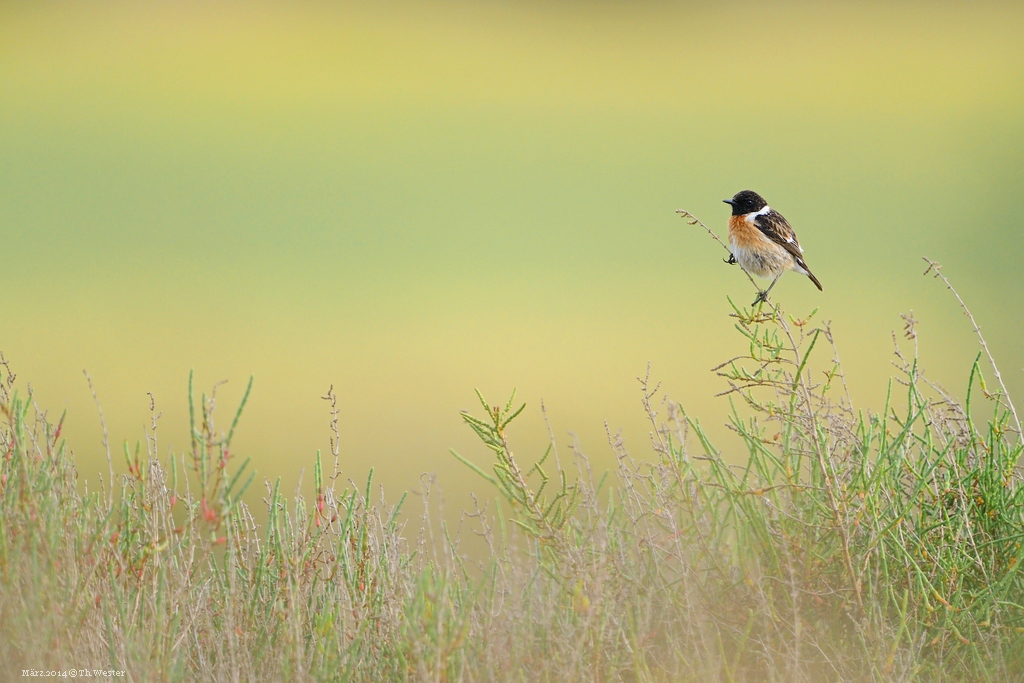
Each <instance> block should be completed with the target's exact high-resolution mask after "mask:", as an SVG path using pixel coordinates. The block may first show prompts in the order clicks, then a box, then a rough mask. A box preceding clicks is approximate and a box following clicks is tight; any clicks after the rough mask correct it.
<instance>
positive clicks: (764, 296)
mask: <svg viewBox="0 0 1024 683" xmlns="http://www.w3.org/2000/svg"><path fill="white" fill-rule="evenodd" d="M780 277H782V275H778V276H776V278H775V279H774V280H772V283H771V284H770V285H768V289H766V290H764V291H763V292H758V293H757V298H756V299H754V303H752V304H750V305H751V306H756V305H758V304H759V303H761V302H762V301H768V292H770V291H772V287H774V286H775V283H776V282H778V281H779V278H780Z"/></svg>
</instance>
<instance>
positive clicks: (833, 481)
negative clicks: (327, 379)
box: [0, 304, 1024, 681]
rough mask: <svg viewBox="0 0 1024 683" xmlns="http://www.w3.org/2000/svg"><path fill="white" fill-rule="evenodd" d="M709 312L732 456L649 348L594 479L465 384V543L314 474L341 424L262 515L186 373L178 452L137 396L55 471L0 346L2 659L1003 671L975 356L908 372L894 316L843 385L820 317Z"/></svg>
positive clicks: (1022, 520) (1023, 500) (437, 667)
mask: <svg viewBox="0 0 1024 683" xmlns="http://www.w3.org/2000/svg"><path fill="white" fill-rule="evenodd" d="M731 316H732V318H733V320H734V322H735V326H736V330H737V332H738V333H739V334H740V335H742V338H743V340H744V341H743V345H744V347H745V350H744V351H743V352H742V353H740V354H738V355H737V356H736V357H734V358H732V359H730V360H728V361H727V362H725V363H723V364H722V365H720V366H719V367H718V368H716V370H715V371H716V372H717V373H718V374H719V375H721V376H722V378H723V379H724V381H725V383H726V387H725V392H724V393H725V394H727V395H728V396H730V397H731V398H732V405H733V410H732V414H731V416H730V422H729V424H730V427H731V429H732V430H733V431H734V432H735V433H736V435H737V436H738V441H737V443H741V444H742V445H743V446H744V450H745V453H744V454H743V457H742V458H736V457H734V456H730V457H728V458H727V457H725V456H724V454H723V452H722V451H721V450H719V449H718V448H717V447H716V446H715V445H713V444H712V443H711V441H710V439H709V438H708V437H707V435H706V434H705V432H704V430H703V429H702V428H701V425H700V423H699V422H698V421H697V420H696V419H694V418H693V417H691V416H689V415H687V414H686V413H685V412H684V411H683V410H682V408H681V407H680V406H679V405H678V404H676V403H673V402H671V401H668V400H665V399H664V398H662V397H661V396H660V392H659V388H658V387H657V386H654V385H652V382H651V380H650V372H649V371H648V374H647V376H645V377H643V378H641V379H640V388H641V391H642V404H643V407H644V409H645V411H646V412H647V415H648V416H649V418H650V421H651V446H652V449H651V452H650V455H648V456H644V457H641V456H639V455H637V454H635V453H632V452H630V451H629V450H627V448H626V446H625V444H624V443H623V442H622V440H621V439H619V438H618V437H617V436H615V435H612V434H610V437H609V438H610V443H611V446H612V448H613V450H614V452H615V455H616V462H617V466H616V468H615V469H614V470H613V471H611V472H609V473H606V474H604V475H603V476H600V477H595V476H594V475H593V474H592V472H591V469H590V465H589V463H588V461H587V459H586V458H585V457H584V456H583V455H582V454H580V453H579V452H577V451H576V450H575V449H574V450H573V452H572V454H571V458H569V459H568V461H567V462H561V461H560V454H559V453H558V451H557V448H556V447H555V444H554V441H552V445H551V447H549V449H548V451H547V452H546V453H545V454H544V455H542V457H540V458H538V459H537V460H536V462H534V463H532V464H530V465H526V464H523V462H522V460H521V459H520V458H518V457H517V456H516V455H514V453H513V451H512V448H511V446H510V442H509V435H508V429H509V426H510V424H511V422H512V420H513V419H515V418H516V417H517V416H518V415H519V414H520V413H521V412H522V408H521V407H517V406H516V404H515V402H514V400H513V399H510V400H509V401H508V402H507V403H506V404H504V405H499V406H492V405H490V404H489V403H487V401H485V400H484V399H483V397H481V404H482V407H483V417H475V416H473V415H470V414H468V413H465V414H464V415H463V417H464V419H465V421H466V423H467V424H468V425H469V426H470V427H471V428H472V429H473V430H474V431H475V432H476V434H477V435H478V436H479V437H480V439H481V441H482V442H483V443H484V445H486V446H487V448H489V449H490V451H491V452H492V454H493V456H494V461H493V463H492V464H491V465H490V466H480V465H478V464H475V463H474V461H473V459H471V458H469V457H464V456H462V455H459V454H455V455H456V457H458V458H459V459H460V460H461V461H462V462H464V463H465V464H466V465H467V466H469V467H471V468H472V469H473V470H474V471H476V472H477V473H478V474H479V475H480V476H481V477H482V478H483V481H484V482H485V485H486V486H487V487H493V489H494V492H495V493H496V494H497V498H496V502H495V503H494V504H490V503H481V504H479V505H478V507H477V508H476V509H475V510H472V511H469V512H468V513H467V515H468V518H469V519H470V520H472V522H473V525H474V530H475V531H476V533H478V534H480V536H481V537H482V538H483V540H484V541H485V543H486V547H487V549H488V552H487V554H486V555H485V556H484V557H469V556H466V555H465V554H464V553H462V552H460V550H459V541H458V538H457V536H456V537H453V536H452V535H451V534H450V532H449V528H448V526H447V525H446V524H445V523H444V522H443V521H439V520H438V519H436V518H435V516H434V515H432V514H430V513H429V512H425V513H424V516H423V522H422V526H421V529H420V532H419V534H418V536H414V537H413V538H411V539H410V538H407V537H406V535H405V534H404V533H403V532H404V530H405V528H406V527H407V526H408V525H409V524H408V523H403V522H401V521H400V520H401V518H400V516H399V511H400V508H401V507H402V501H404V499H405V498H404V496H403V498H402V500H400V501H399V502H398V503H397V504H396V505H390V504H388V503H386V502H385V501H384V500H383V499H382V497H378V499H377V500H374V499H373V495H372V493H373V489H372V485H371V484H372V471H371V472H370V476H369V477H368V478H367V482H366V485H365V487H362V486H359V487H356V486H355V485H351V486H350V487H348V488H339V486H338V485H337V482H338V480H339V478H340V477H339V468H338V455H339V454H338V441H337V438H334V439H332V442H331V450H332V454H333V456H334V463H335V464H334V469H333V472H332V473H330V474H327V473H325V472H324V469H323V466H322V462H321V458H320V455H319V454H318V455H317V459H316V464H315V472H314V474H315V482H314V483H315V500H313V501H307V500H304V499H303V498H302V497H298V496H297V497H295V498H290V499H289V498H287V497H286V496H284V495H282V493H281V491H280V486H279V484H271V485H268V491H267V496H266V498H265V499H264V500H265V503H266V506H267V517H266V519H267V523H266V524H265V525H263V526H262V527H261V525H258V524H257V523H256V521H255V519H254V517H253V515H252V513H251V512H250V510H249V508H248V507H247V506H246V505H245V504H244V503H243V502H242V501H241V494H242V492H243V491H244V489H245V487H246V486H247V485H248V482H249V481H251V476H249V477H248V478H247V477H246V476H245V474H244V472H245V470H246V469H247V468H246V466H245V464H244V463H243V464H242V465H240V466H236V462H235V458H234V455H233V454H232V452H231V449H230V444H231V438H232V435H233V433H234V431H235V427H236V426H237V424H238V419H239V415H240V414H241V407H240V408H239V411H238V413H236V414H235V416H234V419H233V421H232V424H231V426H230V428H229V429H228V431H227V432H226V433H225V432H222V431H219V430H218V429H217V427H216V424H215V420H214V414H215V405H216V401H215V398H214V395H212V394H211V396H210V397H209V398H207V397H205V396H203V397H201V398H200V401H199V407H198V410H197V409H196V407H195V405H194V403H193V400H192V391H191V382H190V391H189V394H190V397H189V401H190V407H191V408H192V410H191V415H192V416H193V418H192V427H191V441H190V443H191V448H190V450H189V452H187V453H185V454H177V455H170V454H168V455H166V456H165V455H163V454H161V453H160V451H159V448H158V442H157V439H156V432H157V430H156V424H157V421H156V418H157V417H158V416H157V414H156V411H155V408H154V417H153V422H152V425H151V429H150V430H148V431H147V438H146V441H145V446H144V447H143V446H142V445H141V444H140V445H138V446H137V447H136V448H135V449H134V450H132V449H129V448H128V447H127V446H126V447H125V450H124V454H125V458H126V470H127V471H126V473H124V474H122V475H120V476H119V477H118V478H117V480H116V481H117V482H118V484H117V488H116V490H114V489H113V487H111V488H108V489H106V490H101V491H94V490H85V491H81V490H79V489H78V488H77V487H76V472H75V468H74V462H73V458H72V457H70V455H69V454H68V451H67V448H66V444H65V442H64V441H63V440H62V439H61V425H62V422H63V418H61V420H59V421H57V423H56V425H54V424H53V423H52V422H51V421H50V420H49V418H48V416H47V414H46V413H45V412H43V411H42V410H41V409H40V408H39V407H38V406H36V404H35V402H34V401H33V399H32V396H31V394H28V395H25V396H22V395H21V394H20V392H19V391H18V390H17V389H16V385H15V378H14V374H13V373H12V372H11V371H10V368H9V367H7V366H6V364H5V365H3V368H4V370H3V373H2V375H0V377H2V382H0V411H2V413H3V415H4V423H3V426H2V427H0V452H2V454H3V455H2V460H0V669H2V670H0V675H3V676H5V677H12V678H13V677H16V676H19V675H20V673H21V670H22V669H23V668H25V667H28V666H32V667H35V668H37V669H40V668H51V669H58V670H59V669H61V668H62V667H69V666H71V663H72V662H87V663H88V666H89V667H90V668H103V669H116V670H123V671H125V672H126V674H127V675H128V676H130V677H131V678H132V679H134V680H193V679H197V678H198V679H203V680H359V681H362V680H366V681H370V680H373V681H378V680H436V681H455V680H465V681H476V680H550V681H555V680H558V681H561V680H627V681H632V680H643V681H660V680H666V681H667V680H672V681H685V680H693V681H703V680H726V681H765V680H774V681H820V680H850V681H854V680H857V681H860V680H878V681H883V680H884V681H890V680H901V681H913V680H928V681H931V680H949V681H960V680H1011V679H1018V678H1020V677H1021V676H1024V598H1022V596H1024V577H1022V574H1021V572H1020V571H1019V565H1020V561H1021V559H1022V555H1024V548H1022V546H1021V542H1022V539H1024V531H1022V530H1024V508H1022V504H1024V492H1022V486H1021V479H1020V476H1019V473H1018V471H1017V466H1018V461H1019V459H1020V456H1021V452H1022V444H1021V438H1020V426H1019V424H1018V422H1017V417H1016V413H1015V411H1014V409H1013V406H1012V403H1010V402H1009V398H1008V397H1007V396H1006V395H1005V392H1004V391H992V390H990V389H989V387H988V385H987V384H986V381H985V378H984V376H983V373H982V365H981V355H982V354H980V353H979V356H978V359H977V360H976V361H975V363H974V365H973V367H972V368H971V369H970V376H969V381H968V390H967V394H966V399H965V401H964V402H963V403H962V404H961V403H960V402H958V401H956V400H954V399H953V398H952V397H951V396H950V395H949V394H948V393H947V392H946V391H944V390H943V389H942V388H941V387H938V386H936V385H934V384H932V383H931V382H929V381H928V380H927V379H926V378H925V377H924V376H923V375H922V373H921V371H920V367H919V363H918V358H917V348H916V332H915V330H914V320H913V318H912V317H910V316H907V317H906V327H905V329H904V335H903V336H904V339H903V340H902V341H901V342H900V343H901V344H903V345H904V346H907V345H910V346H912V347H913V351H912V352H909V351H906V352H905V351H903V350H901V348H900V345H899V344H897V348H896V356H895V358H896V365H897V368H898V371H899V374H898V376H897V377H896V378H895V380H894V381H893V382H892V383H891V384H890V390H889V394H888V397H887V399H886V403H885V405H884V406H883V407H882V409H881V410H880V411H878V412H872V411H860V410H855V409H854V406H853V405H852V404H851V402H850V400H849V396H848V395H847V393H846V390H845V378H844V376H843V374H842V370H841V366H840V363H839V360H838V354H837V353H836V352H835V346H834V345H833V344H832V341H833V340H832V333H831V330H830V328H829V326H828V325H827V324H816V323H815V322H813V314H812V316H808V317H807V318H805V319H795V318H792V317H787V316H786V315H785V314H784V313H783V312H782V311H781V310H780V309H779V308H777V307H774V308H773V307H771V306H769V305H766V304H762V305H759V306H757V307H755V308H752V309H750V308H740V307H733V309H732V312H731ZM972 320H973V319H972ZM894 339H895V335H894ZM998 383H999V384H1000V386H1001V381H1000V382H998ZM325 398H326V399H327V400H329V401H330V402H331V406H332V411H333V413H332V415H333V418H334V421H333V423H332V427H333V429H334V431H335V437H336V436H337V408H336V404H335V401H334V394H333V391H329V392H328V395H327V396H326V397H325ZM513 398H514V396H513ZM243 405H244V401H243ZM981 415H985V416H986V417H985V418H984V419H983V418H981V417H979V416H981ZM562 456H563V457H564V456H565V454H562ZM424 493H429V486H428V485H426V484H425V490H424ZM425 500H427V498H426V496H425ZM425 509H426V507H425Z"/></svg>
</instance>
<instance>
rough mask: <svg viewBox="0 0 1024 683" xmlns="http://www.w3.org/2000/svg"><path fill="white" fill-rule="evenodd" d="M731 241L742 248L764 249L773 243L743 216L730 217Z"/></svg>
mask: <svg viewBox="0 0 1024 683" xmlns="http://www.w3.org/2000/svg"><path fill="white" fill-rule="evenodd" d="M729 241H730V242H732V243H733V244H735V245H736V246H738V247H740V248H742V249H757V248H761V249H764V248H766V247H768V248H770V247H771V246H772V245H773V243H772V241H771V240H769V239H768V238H767V237H765V236H764V233H763V232H761V231H760V230H758V229H757V227H756V226H754V225H751V224H750V223H748V222H747V221H745V220H744V219H743V216H730V217H729Z"/></svg>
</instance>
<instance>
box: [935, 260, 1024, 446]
mask: <svg viewBox="0 0 1024 683" xmlns="http://www.w3.org/2000/svg"><path fill="white" fill-rule="evenodd" d="M921 258H922V259H924V262H925V263H927V264H928V267H927V268H926V269H925V271H924V273H923V274H924V275H927V274H928V273H930V272H932V271H935V277H937V278H939V279H940V280H942V282H943V283H945V285H946V288H947V289H949V291H951V292H953V296H955V297H956V300H957V301H959V302H960V308H962V309H963V311H964V315H966V316H967V318H968V319H969V320H970V321H971V324H972V325H974V333H975V334H977V335H978V341H979V342H980V343H981V348H982V350H983V351H984V352H985V355H986V356H987V357H988V362H989V364H990V365H991V366H992V372H993V374H995V376H996V381H997V382H999V388H1000V389H1001V390H1002V392H1003V398H1004V399H1006V405H1007V406H1009V408H1010V414H1011V415H1013V423H1014V424H1015V425H1016V426H1017V441H1018V442H1020V440H1021V439H1022V438H1024V434H1022V433H1021V429H1020V420H1019V419H1018V418H1017V409H1016V408H1014V407H1013V401H1012V400H1010V392H1008V391H1007V390H1006V385H1005V384H1003V376H1002V375H1000V374H999V368H998V367H997V366H996V360H995V358H993V357H992V353H991V352H990V351H989V350H988V344H986V343H985V337H983V336H982V334H981V327H980V326H979V325H978V322H977V321H976V320H975V319H974V316H973V315H971V311H970V309H968V308H967V304H965V303H964V300H963V299H961V298H960V294H959V293H957V291H956V290H955V289H953V285H952V284H951V283H950V281H949V280H948V279H947V278H946V276H945V275H943V274H942V271H941V268H942V266H941V265H939V264H938V263H937V262H935V261H932V260H931V259H930V258H928V257H927V256H922V257H921Z"/></svg>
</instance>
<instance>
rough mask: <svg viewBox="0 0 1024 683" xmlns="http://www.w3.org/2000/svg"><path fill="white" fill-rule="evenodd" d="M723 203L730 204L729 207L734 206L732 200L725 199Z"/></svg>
mask: <svg viewBox="0 0 1024 683" xmlns="http://www.w3.org/2000/svg"><path fill="white" fill-rule="evenodd" d="M722 201H723V202H725V203H726V204H728V205H729V206H732V204H733V202H732V200H731V199H723V200H722Z"/></svg>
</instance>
